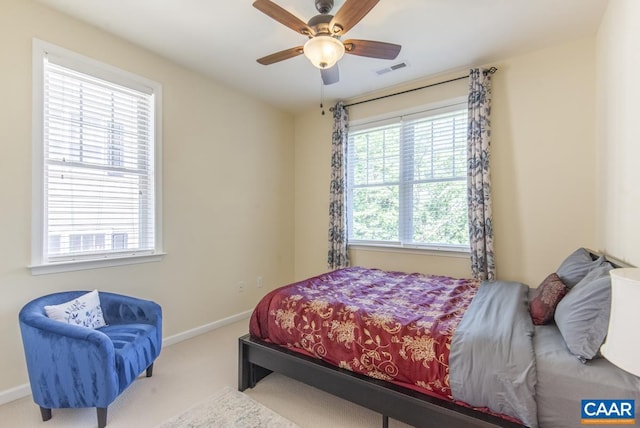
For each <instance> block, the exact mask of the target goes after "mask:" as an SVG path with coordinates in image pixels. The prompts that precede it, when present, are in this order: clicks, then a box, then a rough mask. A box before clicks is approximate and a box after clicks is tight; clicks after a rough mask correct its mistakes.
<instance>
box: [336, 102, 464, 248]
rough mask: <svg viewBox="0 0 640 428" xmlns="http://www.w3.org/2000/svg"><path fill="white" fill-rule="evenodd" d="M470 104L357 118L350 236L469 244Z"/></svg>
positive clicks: (352, 136)
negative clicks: (383, 117)
mask: <svg viewBox="0 0 640 428" xmlns="http://www.w3.org/2000/svg"><path fill="white" fill-rule="evenodd" d="M466 164H467V109H466V104H456V105H453V106H448V107H443V108H438V109H435V110H433V109H432V110H428V111H424V112H421V113H416V114H411V115H404V116H401V117H393V118H389V119H386V120H381V121H376V122H372V123H367V124H362V125H356V126H352V127H350V129H349V140H348V160H347V166H348V172H347V219H348V222H349V225H348V230H349V243H350V244H379V245H396V246H404V247H426V248H432V249H444V248H446V249H454V250H466V249H468V248H469V231H468V229H469V228H468V211H467V169H466V168H467V167H466Z"/></svg>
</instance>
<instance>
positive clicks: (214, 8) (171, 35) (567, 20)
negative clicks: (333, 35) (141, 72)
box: [38, 0, 607, 112]
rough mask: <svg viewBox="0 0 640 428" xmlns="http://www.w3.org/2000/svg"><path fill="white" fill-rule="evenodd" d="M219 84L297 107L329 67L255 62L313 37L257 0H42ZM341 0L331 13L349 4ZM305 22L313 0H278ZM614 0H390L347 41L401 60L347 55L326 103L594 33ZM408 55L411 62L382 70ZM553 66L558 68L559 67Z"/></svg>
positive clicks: (316, 90) (314, 100)
mask: <svg viewBox="0 0 640 428" xmlns="http://www.w3.org/2000/svg"><path fill="white" fill-rule="evenodd" d="M38 1H40V2H41V3H43V4H46V5H48V6H50V7H52V8H54V9H58V10H60V11H62V12H64V13H67V14H69V15H72V16H74V17H76V18H78V19H80V20H83V21H86V22H88V23H90V24H92V25H94V26H96V27H99V28H102V29H103V30H106V31H108V32H111V33H113V34H116V35H118V36H120V37H122V38H123V39H126V40H129V41H131V42H133V43H135V44H137V45H139V46H142V47H144V48H147V49H149V50H151V51H154V52H156V53H158V54H160V55H162V56H164V57H166V58H169V59H171V60H173V61H175V62H177V63H180V64H182V65H184V66H186V67H188V68H190V69H193V70H196V71H199V72H201V73H203V74H205V75H207V76H210V77H211V78H212V79H213V80H215V81H217V82H219V83H221V84H223V85H226V86H229V87H232V88H236V89H238V90H240V91H242V92H245V93H249V94H252V95H254V96H256V97H258V98H260V99H262V100H264V101H266V102H268V103H270V104H273V105H275V106H277V107H280V108H282V109H284V110H287V111H291V112H295V111H296V110H298V109H301V108H307V107H311V106H314V105H316V104H318V100H319V97H320V86H321V80H320V72H319V70H318V69H316V68H314V67H313V66H312V65H311V63H309V62H308V60H307V59H306V58H305V57H304V56H298V57H295V58H292V59H288V60H286V61H282V62H279V63H276V64H273V65H269V66H263V65H260V64H258V63H257V62H256V59H257V58H259V57H263V56H265V55H268V54H271V53H274V52H277V51H280V50H284V49H287V48H290V47H294V46H300V45H302V44H304V42H305V38H304V36H302V35H300V34H297V33H296V32H294V31H293V30H291V29H289V28H287V27H285V26H283V25H281V24H279V23H278V22H276V21H274V20H273V19H271V18H269V17H268V16H266V15H264V14H263V13H261V12H260V11H258V10H257V9H255V8H254V7H253V6H252V3H253V0H38ZM344 1H345V0H335V6H334V8H333V10H332V12H333V13H334V14H335V12H336V11H337V10H338V9H339V8H340V6H342V4H344ZM275 3H277V4H278V5H280V6H282V7H283V8H285V9H287V10H288V11H290V12H291V13H293V14H294V15H296V16H298V17H299V18H300V19H302V20H303V21H305V22H306V21H308V20H309V18H311V17H312V16H314V15H316V14H317V11H316V9H315V6H314V0H275ZM606 3H607V0H381V1H380V3H378V5H377V6H376V7H374V8H373V10H372V11H371V12H370V13H369V14H368V15H367V16H365V17H364V19H363V20H362V21H361V22H360V23H358V24H357V25H356V26H355V27H354V28H352V29H351V30H350V31H349V32H347V33H346V35H345V37H344V39H348V38H354V39H368V40H378V41H385V42H391V43H396V44H400V45H402V50H401V51H400V55H399V56H398V58H397V59H396V60H392V61H388V60H380V59H371V58H365V57H359V56H353V55H345V56H344V58H343V59H342V60H340V63H339V65H340V82H338V83H337V84H334V85H330V86H325V88H324V96H325V98H326V99H348V98H353V97H356V96H359V95H363V94H366V93H369V92H373V91H376V90H379V89H382V88H386V87H390V86H394V85H398V84H400V83H404V82H408V81H411V80H417V79H420V78H424V77H427V76H430V75H435V74H440V73H443V72H447V71H451V70H457V69H461V68H466V67H469V66H479V65H484V64H488V63H490V62H491V61H496V60H499V59H504V58H507V57H509V56H512V55H516V54H519V53H524V52H527V51H532V50H536V49H541V48H544V47H546V46H552V45H554V44H558V43H562V42H564V41H569V40H573V39H579V38H582V37H587V36H590V35H594V34H595V33H596V31H597V29H598V25H599V23H600V19H601V17H602V14H603V12H604V9H605V6H606ZM401 61H405V62H407V63H408V65H409V66H408V67H406V68H402V69H399V70H397V71H394V72H391V73H387V74H383V75H378V74H377V73H376V70H380V69H383V68H385V67H389V66H391V65H393V64H396V63H398V62H401ZM550 66H553V65H552V64H551V65H550Z"/></svg>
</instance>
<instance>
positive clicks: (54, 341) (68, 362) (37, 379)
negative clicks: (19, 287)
mask: <svg viewBox="0 0 640 428" xmlns="http://www.w3.org/2000/svg"><path fill="white" fill-rule="evenodd" d="M19 320H20V331H21V334H22V342H23V346H24V350H25V358H26V362H27V369H28V373H29V381H30V383H31V391H32V393H33V399H34V401H35V402H36V403H37V404H38V405H40V406H42V407H45V408H58V407H107V406H108V405H109V404H110V403H111V402H112V401H113V400H114V399H115V397H117V396H118V393H119V385H118V378H117V376H116V369H115V350H114V348H113V343H112V342H111V340H110V339H109V338H108V337H107V335H106V334H104V333H102V332H100V331H98V330H93V329H90V328H87V327H81V326H77V325H72V324H65V323H63V322H60V321H55V320H52V319H49V318H47V317H46V315H44V314H42V313H39V312H38V311H35V310H31V311H24V310H23V311H21V313H20V316H19ZM78 378H83V379H92V382H93V383H94V384H95V385H100V388H99V391H97V392H96V391H93V390H92V389H91V388H89V389H87V390H78V388H77V385H75V384H74V382H75V380H77V379H78ZM51 391H56V394H52V393H51Z"/></svg>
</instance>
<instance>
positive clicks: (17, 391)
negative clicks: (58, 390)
mask: <svg viewBox="0 0 640 428" xmlns="http://www.w3.org/2000/svg"><path fill="white" fill-rule="evenodd" d="M251 312H253V310H248V311H245V312H240V313H239V314H236V315H232V316H230V317H227V318H223V319H221V320H218V321H214V322H212V323H209V324H205V325H202V326H200V327H196V328H192V329H191V330H187V331H184V332H182V333H178V334H174V335H173V336H169V337H165V338H164V339H162V346H171V345H175V344H176V343H179V342H182V341H183V340H187V339H191V338H193V337H196V336H199V335H201V334H204V333H208V332H210V331H213V330H216V329H218V328H220V327H224V326H225V325H228V324H232V323H234V322H236V321H240V320H243V319H246V318H249V317H250V316H251ZM29 395H31V386H30V385H29V384H28V383H25V384H23V385H19V386H16V387H14V388H10V389H6V390H4V391H0V406H1V405H3V404H7V403H10V402H11V401H14V400H18V399H20V398H24V397H27V396H29Z"/></svg>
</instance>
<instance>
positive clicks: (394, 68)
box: [376, 61, 409, 76]
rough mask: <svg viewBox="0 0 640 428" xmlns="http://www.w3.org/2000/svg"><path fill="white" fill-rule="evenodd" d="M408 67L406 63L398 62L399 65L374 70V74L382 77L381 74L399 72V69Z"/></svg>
mask: <svg viewBox="0 0 640 428" xmlns="http://www.w3.org/2000/svg"><path fill="white" fill-rule="evenodd" d="M408 66H409V64H407V62H406V61H402V62H399V63H397V64H394V65H392V66H389V67H385V68H381V69H380V70H376V74H377V75H378V76H382V75H383V74H387V73H390V72H392V71H396V70H400V69H401V68H405V67H408Z"/></svg>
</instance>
